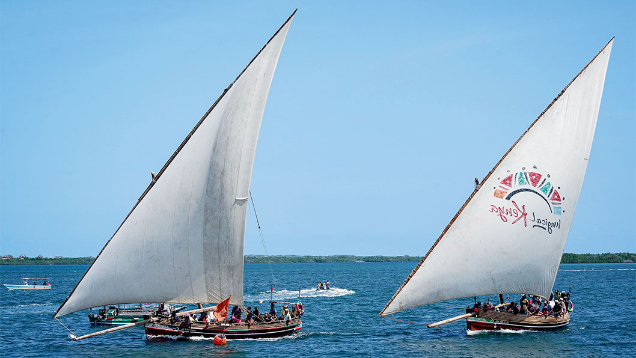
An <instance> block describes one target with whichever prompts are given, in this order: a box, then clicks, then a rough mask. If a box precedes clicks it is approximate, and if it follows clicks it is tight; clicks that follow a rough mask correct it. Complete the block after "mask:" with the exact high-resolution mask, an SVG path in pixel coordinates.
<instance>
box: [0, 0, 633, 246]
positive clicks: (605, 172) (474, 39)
mask: <svg viewBox="0 0 636 358" xmlns="http://www.w3.org/2000/svg"><path fill="white" fill-rule="evenodd" d="M634 4H635V3H634V2H633V1H603V2H600V1H566V2H554V1H545V2H542V1H533V2H525V3H522V4H521V3H517V2H508V1H501V2H496V1H492V2H472V1H429V2H423V1H395V2H380V1H377V2H374V1H346V2H344V1H244V2H229V1H224V2H220V1H219V2H213V1H117V0H110V1H91V2H85V1H17V0H15V1H12V0H5V1H2V3H1V7H0V20H1V35H0V36H1V43H0V46H1V59H0V60H1V63H0V70H1V72H0V76H1V77H0V91H1V92H0V100H1V102H0V105H1V107H0V114H1V121H2V122H1V127H0V131H1V132H0V134H1V144H0V146H1V164H0V165H1V184H0V185H1V193H0V194H1V205H2V207H1V210H2V211H1V222H0V224H1V228H0V230H1V237H0V253H1V254H12V255H14V256H15V255H19V254H22V253H24V254H26V255H27V256H35V255H37V254H42V255H45V256H51V255H63V256H95V255H97V253H98V252H99V250H100V249H101V247H102V246H103V245H104V244H105V243H106V241H107V240H108V239H109V238H110V236H111V235H112V234H113V232H114V231H115V230H116V228H117V227H118V226H119V224H120V223H121V221H122V220H123V219H124V218H125V216H126V215H127V213H128V212H129V210H130V208H132V206H133V205H134V203H135V202H136V200H137V198H138V197H139V196H140V195H141V193H142V192H143V190H144V189H145V188H146V186H147V185H148V183H149V181H150V172H152V171H154V172H157V171H158V170H159V169H160V168H161V167H162V166H163V164H164V163H165V161H166V160H167V159H168V158H169V156H170V155H171V154H172V153H173V151H174V150H175V149H176V147H177V146H178V145H179V143H181V141H182V140H183V138H184V137H185V136H186V135H187V133H188V132H189V131H190V130H191V128H192V127H193V126H194V124H195V123H196V122H197V121H198V120H199V118H200V117H201V116H202V115H203V113H205V111H206V110H207V109H208V108H209V106H210V105H211V104H212V102H213V101H214V100H215V99H216V98H217V97H218V96H219V95H220V94H221V93H222V91H223V89H224V88H225V87H226V86H227V85H228V84H229V83H230V82H231V81H232V80H233V79H234V78H235V77H236V76H237V75H238V73H239V72H240V71H241V70H242V69H243V68H244V67H245V65H246V64H247V63H248V62H249V60H250V59H251V58H252V57H253V56H254V55H255V54H256V52H257V51H258V50H259V49H260V48H261V47H262V45H263V44H264V43H265V42H266V41H267V39H269V37H270V36H271V35H272V34H273V33H274V31H276V29H277V28H278V27H279V26H280V25H281V24H282V23H283V21H284V20H285V19H286V18H287V17H288V16H289V14H290V13H291V12H292V11H293V10H294V9H295V8H298V13H297V15H296V17H295V20H294V23H293V24H292V27H291V30H290V32H289V35H288V37H287V41H286V44H285V47H284V48H283V52H282V54H281V57H280V61H279V63H278V69H277V72H276V75H275V76H274V81H273V84H272V87H271V90H270V94H269V100H268V104H267V107H266V109H265V115H264V118H263V125H262V129H261V134H260V139H259V144H258V150H257V153H256V160H255V165H254V172H253V177H252V193H253V195H254V200H255V201H256V205H257V209H258V210H259V219H260V221H261V224H262V227H263V230H264V231H263V232H264V235H265V239H266V244H267V249H268V251H269V254H303V255H304V254H308V255H329V254H357V255H423V254H424V253H426V252H427V251H428V249H429V248H430V246H431V245H432V243H433V242H434V241H435V240H436V239H437V237H438V236H439V234H440V232H441V231H442V230H443V229H444V227H445V226H446V225H447V224H448V222H449V221H450V219H452V217H453V216H454V215H455V213H456V212H457V210H458V209H459V208H460V206H461V205H462V204H463V203H464V201H465V200H466V198H467V197H468V196H469V195H470V193H471V192H472V190H473V179H474V177H479V178H480V179H481V178H483V177H484V176H485V175H486V174H487V173H488V172H489V171H490V170H491V169H492V167H493V166H494V165H495V163H496V162H497V161H498V160H499V158H500V157H501V156H502V155H503V154H504V153H505V152H506V151H507V150H508V148H509V147H510V146H511V145H512V144H513V143H514V141H515V140H516V139H517V138H518V137H519V136H520V135H521V134H522V133H523V132H524V131H525V129H526V128H527V127H528V126H529V125H530V123H531V122H532V121H533V120H534V119H535V118H536V117H537V116H538V115H539V114H540V113H541V112H542V111H543V109H544V108H545V107H546V106H547V105H548V104H549V103H550V102H551V101H552V99H553V98H554V97H555V96H556V95H557V94H558V93H559V92H560V91H561V89H563V87H565V86H566V85H567V84H568V83H569V82H570V80H571V79H572V78H573V77H574V76H575V75H576V74H577V73H578V72H579V71H580V70H581V69H582V68H583V66H585V65H586V64H587V63H588V61H589V60H591V59H592V57H594V55H595V54H596V53H597V52H598V51H599V50H600V49H601V48H602V47H603V46H604V45H605V44H606V43H607V42H608V41H609V40H610V39H611V38H612V37H613V36H616V40H615V42H614V47H613V51H612V56H611V59H610V63H609V69H608V73H607V79H606V82H605V91H604V94H603V100H602V104H601V109H600V113H599V119H598V124H597V127H596V136H595V140H594V144H593V147H592V154H591V157H590V161H589V165H588V169H587V175H586V178H585V181H584V185H583V190H582V193H581V196H580V198H579V203H578V206H577V212H576V214H575V216H574V221H573V223H572V227H571V230H570V235H569V239H568V242H567V245H566V249H565V251H566V252H574V253H587V252H592V253H601V252H625V251H628V252H636V213H635V210H634V203H635V201H636V179H634V178H636V145H635V143H636V120H635V119H636V108H635V103H636V38H635V37H636V8H635V5H634ZM245 253H246V254H263V253H264V251H263V247H262V244H261V241H260V237H259V236H258V232H257V230H256V225H255V220H254V218H253V214H252V213H251V212H250V213H249V215H248V221H247V234H246V242H245Z"/></svg>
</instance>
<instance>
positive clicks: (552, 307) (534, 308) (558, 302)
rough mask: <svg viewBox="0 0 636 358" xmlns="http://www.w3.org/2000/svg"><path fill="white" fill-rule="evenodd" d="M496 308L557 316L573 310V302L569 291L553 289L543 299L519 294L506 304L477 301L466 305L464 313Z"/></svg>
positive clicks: (512, 311) (505, 310)
mask: <svg viewBox="0 0 636 358" xmlns="http://www.w3.org/2000/svg"><path fill="white" fill-rule="evenodd" d="M493 309H494V310H497V311H499V312H508V313H512V314H524V315H544V316H547V315H554V316H555V317H559V316H562V315H564V314H565V313H566V312H572V311H573V310H574V303H572V301H571V300H570V292H567V293H566V292H565V291H560V292H559V290H555V291H554V292H553V293H552V292H551V293H550V298H549V299H547V300H545V299H542V298H541V297H539V296H533V295H527V296H526V295H521V299H520V300H519V303H516V302H515V301H511V302H510V303H509V304H508V305H505V306H502V305H499V306H494V305H493V304H491V303H490V302H487V303H484V304H482V303H481V302H480V301H477V302H476V303H475V305H474V306H473V307H470V306H468V307H467V308H466V313H471V312H474V313H477V312H479V311H480V310H483V311H489V310H493Z"/></svg>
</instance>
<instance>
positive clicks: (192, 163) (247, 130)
mask: <svg viewBox="0 0 636 358" xmlns="http://www.w3.org/2000/svg"><path fill="white" fill-rule="evenodd" d="M294 13H295V12H294ZM293 16H294V14H292V15H291V16H290V17H289V19H288V20H287V21H286V22H285V24H283V26H282V27H281V28H280V29H279V30H278V31H277V32H276V34H274V36H273V37H272V38H271V39H270V40H269V42H268V43H267V44H266V45H265V46H264V47H263V49H261V51H260V52H259V53H258V54H257V55H256V57H255V58H254V59H253V60H252V62H250V64H249V65H248V66H247V68H245V70H243V72H242V73H241V74H240V75H239V77H238V78H237V79H236V80H235V81H234V82H233V83H232V84H231V85H230V87H228V89H226V92H224V94H223V95H221V97H220V98H219V99H218V100H217V102H216V103H215V104H214V105H213V106H212V107H211V108H210V110H209V111H208V113H206V114H205V115H204V117H203V118H202V119H201V121H200V122H199V123H198V124H197V126H195V128H194V129H193V130H192V132H191V133H190V135H189V136H188V137H187V138H186V140H184V142H183V143H182V144H181V146H180V147H179V149H178V150H177V152H175V154H174V155H173V156H172V158H170V160H169V161H168V163H166V165H165V166H164V168H163V169H162V170H161V171H160V172H159V174H158V175H157V178H156V182H154V183H153V184H151V185H150V186H149V187H148V189H147V190H146V192H145V193H144V195H142V197H141V199H140V201H139V202H138V203H137V205H136V206H135V207H134V208H133V210H132V211H131V212H130V214H129V215H128V217H127V218H126V219H125V220H124V222H123V223H122V224H121V226H120V227H119V229H118V230H117V232H115V234H114V235H113V237H112V238H111V239H110V240H109V241H108V243H107V244H106V246H104V248H103V249H102V251H101V252H100V254H99V255H98V257H97V258H96V260H95V262H94V263H93V265H92V266H91V267H90V268H89V269H88V271H87V272H86V273H85V274H84V277H82V279H81V280H80V282H79V283H78V284H77V286H75V288H74V290H73V291H72V292H71V294H70V295H69V296H68V297H67V299H66V301H65V302H64V303H63V304H62V306H60V308H59V309H58V311H57V312H56V314H55V317H58V316H63V315H66V314H69V313H72V312H76V311H79V310H82V309H86V308H90V307H96V306H102V305H110V304H118V303H133V302H182V303H218V302H221V301H223V300H224V299H226V298H227V297H228V296H230V295H231V296H232V300H231V304H237V305H240V304H243V244H244V233H245V215H246V209H247V201H246V200H243V199H242V198H246V197H247V196H248V193H249V185H250V179H251V175H252V164H253V162H254V154H255V151H256V142H257V140H258V133H259V130H260V125H261V119H262V116H263V111H264V109H265V102H266V100H267V95H268V92H269V87H270V84H271V81H272V77H273V75H274V70H275V69H276V64H277V62H278V57H279V55H280V52H281V49H282V46H283V43H284V41H285V37H286V36H287V31H288V29H289V26H290V25H291V21H292V18H293Z"/></svg>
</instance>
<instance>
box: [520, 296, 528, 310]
mask: <svg viewBox="0 0 636 358" xmlns="http://www.w3.org/2000/svg"><path fill="white" fill-rule="evenodd" d="M529 303H530V301H529V300H528V299H527V298H526V295H522V296H521V300H519V304H520V305H521V313H523V314H528V304H529Z"/></svg>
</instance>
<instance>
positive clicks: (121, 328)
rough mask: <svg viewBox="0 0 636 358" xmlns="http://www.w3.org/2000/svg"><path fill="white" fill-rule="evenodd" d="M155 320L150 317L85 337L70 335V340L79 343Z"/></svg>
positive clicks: (157, 318)
mask: <svg viewBox="0 0 636 358" xmlns="http://www.w3.org/2000/svg"><path fill="white" fill-rule="evenodd" d="M157 320H159V317H152V318H150V319H145V320H142V321H137V322H134V323H128V324H125V325H123V326H119V327H115V328H109V329H105V330H103V331H99V332H95V333H91V334H86V335H83V336H79V337H77V336H74V335H71V338H72V339H73V340H74V341H79V340H81V339H84V338H90V337H95V336H99V335H100V334H106V333H112V332H116V331H121V330H124V329H128V328H132V327H135V326H140V325H142V324H146V323H150V322H155V321H157Z"/></svg>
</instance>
